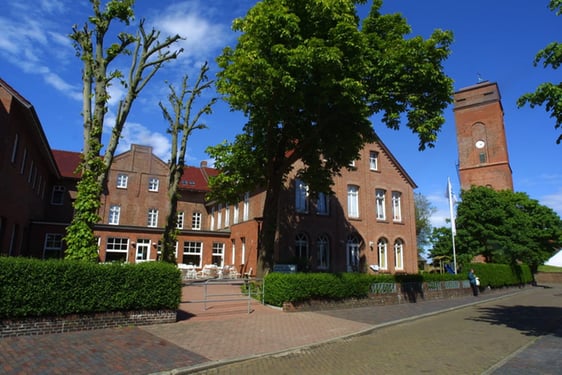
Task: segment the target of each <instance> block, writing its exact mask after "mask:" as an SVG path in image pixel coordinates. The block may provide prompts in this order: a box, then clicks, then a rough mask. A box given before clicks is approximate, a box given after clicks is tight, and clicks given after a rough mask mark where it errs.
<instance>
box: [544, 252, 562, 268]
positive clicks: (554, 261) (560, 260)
mask: <svg viewBox="0 0 562 375" xmlns="http://www.w3.org/2000/svg"><path fill="white" fill-rule="evenodd" d="M544 264H545V265H546V266H556V267H562V250H560V251H558V252H557V253H556V254H555V255H554V256H553V257H552V258H550V259H549V260H547V261H546V262H544Z"/></svg>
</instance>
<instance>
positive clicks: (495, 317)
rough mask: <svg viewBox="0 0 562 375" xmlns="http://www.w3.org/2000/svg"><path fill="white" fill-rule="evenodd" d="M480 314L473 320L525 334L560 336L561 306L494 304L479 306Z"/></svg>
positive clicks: (561, 324)
mask: <svg viewBox="0 0 562 375" xmlns="http://www.w3.org/2000/svg"><path fill="white" fill-rule="evenodd" d="M479 311H480V312H481V313H482V316H480V317H479V318H476V319H472V320H474V321H481V322H487V323H489V324H493V325H504V326H506V327H510V328H514V329H517V330H519V331H521V332H523V333H524V334H525V335H527V336H543V335H548V334H553V335H556V336H559V337H562V335H561V333H562V332H561V331H560V330H559V327H560V326H562V308H560V307H548V306H542V307H541V306H494V307H482V308H479Z"/></svg>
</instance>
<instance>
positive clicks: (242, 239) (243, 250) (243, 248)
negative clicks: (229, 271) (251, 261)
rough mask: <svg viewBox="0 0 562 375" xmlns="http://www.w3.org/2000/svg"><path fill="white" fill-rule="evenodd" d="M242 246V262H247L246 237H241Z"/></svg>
mask: <svg viewBox="0 0 562 375" xmlns="http://www.w3.org/2000/svg"><path fill="white" fill-rule="evenodd" d="M240 247H241V248H242V254H241V255H242V263H243V264H246V237H241V238H240Z"/></svg>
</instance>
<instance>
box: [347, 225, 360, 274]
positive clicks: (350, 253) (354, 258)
mask: <svg viewBox="0 0 562 375" xmlns="http://www.w3.org/2000/svg"><path fill="white" fill-rule="evenodd" d="M360 245H361V239H360V238H359V236H357V234H350V235H349V236H348V237H347V244H346V248H347V251H346V254H347V272H357V271H359V248H360Z"/></svg>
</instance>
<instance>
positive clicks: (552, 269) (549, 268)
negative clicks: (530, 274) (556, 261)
mask: <svg viewBox="0 0 562 375" xmlns="http://www.w3.org/2000/svg"><path fill="white" fill-rule="evenodd" d="M539 272H562V267H555V266H544V265H543V266H539Z"/></svg>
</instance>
